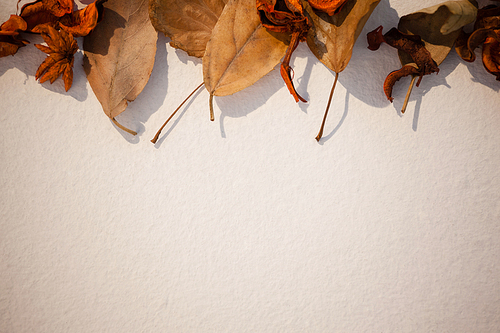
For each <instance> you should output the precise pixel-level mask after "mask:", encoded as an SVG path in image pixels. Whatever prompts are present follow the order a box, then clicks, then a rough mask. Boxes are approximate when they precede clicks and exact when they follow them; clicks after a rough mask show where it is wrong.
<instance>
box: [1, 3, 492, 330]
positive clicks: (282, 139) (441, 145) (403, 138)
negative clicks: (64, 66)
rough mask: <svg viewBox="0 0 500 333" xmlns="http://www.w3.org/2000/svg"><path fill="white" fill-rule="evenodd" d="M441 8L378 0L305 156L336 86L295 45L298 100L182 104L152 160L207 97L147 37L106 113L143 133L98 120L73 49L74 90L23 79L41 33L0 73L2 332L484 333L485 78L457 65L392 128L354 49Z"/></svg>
mask: <svg viewBox="0 0 500 333" xmlns="http://www.w3.org/2000/svg"><path fill="white" fill-rule="evenodd" d="M440 2H441V1H440V0H425V1H424V0H419V1H409V0H390V1H388V0H382V1H381V3H380V5H379V6H378V7H377V9H376V10H375V12H374V13H373V15H372V17H371V18H370V19H369V21H368V22H367V24H366V27H365V30H364V32H363V33H362V34H361V36H360V38H359V40H358V42H357V44H356V46H355V48H354V55H353V58H352V60H351V62H350V64H349V66H348V67H347V69H346V70H345V71H344V72H343V73H341V75H340V80H339V84H338V85H337V90H336V92H335V96H334V100H333V103H332V109H331V112H330V116H329V118H328V122H327V126H326V130H325V138H324V139H323V140H322V141H321V142H320V143H319V144H318V143H317V142H316V141H315V140H314V137H315V136H316V133H317V131H318V128H319V125H320V123H321V119H322V116H323V111H324V107H325V105H326V101H327V98H328V94H329V90H330V87H331V84H332V82H333V74H332V73H331V72H330V71H329V70H328V69H326V68H325V67H324V66H323V65H322V64H321V63H319V62H318V61H317V60H316V59H315V57H314V56H313V55H312V54H311V53H310V51H309V50H308V49H307V45H305V44H303V45H300V47H299V48H298V50H297V51H296V53H295V56H294V57H293V61H292V64H293V68H294V70H295V77H296V86H297V89H298V91H299V93H300V94H302V95H303V96H305V97H306V98H307V99H308V100H309V101H310V102H309V103H308V104H299V105H297V104H295V103H294V101H293V99H292V97H291V96H290V95H289V93H288V91H287V89H286V88H285V86H284V84H283V82H282V80H281V78H280V76H279V73H278V71H276V70H275V71H273V72H272V73H270V74H269V75H267V76H266V77H264V78H263V79H261V80H260V81H259V82H257V83H256V84H255V85H254V86H252V87H250V88H248V89H246V90H244V91H242V92H240V93H237V94H235V95H233V96H229V97H222V98H216V101H215V103H216V121H215V122H213V123H212V122H210V121H209V120H208V94H207V92H206V91H203V92H201V93H199V94H197V95H196V98H195V99H193V100H192V101H191V102H190V103H189V106H188V108H185V109H182V111H181V113H180V116H179V117H177V118H175V119H174V120H175V121H174V122H172V126H170V127H169V130H168V131H165V132H164V135H163V136H162V139H161V140H160V143H159V144H157V145H156V146H155V145H153V144H151V143H150V142H149V140H150V139H151V138H152V137H153V136H154V134H155V132H156V130H157V129H158V128H159V126H160V125H161V124H162V123H163V121H164V120H165V119H166V118H167V117H168V115H169V114H170V112H171V111H172V110H173V109H174V108H175V107H176V106H177V105H178V104H179V103H180V102H181V101H182V100H183V99H184V97H185V96H187V95H188V94H189V93H190V92H191V90H192V89H193V88H194V87H196V86H197V85H198V84H199V83H201V82H202V66H201V61H200V60H198V59H194V58H190V57H188V56H186V55H185V54H184V53H183V52H182V51H176V50H175V49H173V48H171V47H170V46H169V45H168V44H167V42H168V39H167V38H165V37H164V36H163V35H162V36H160V38H159V40H158V52H157V55H156V64H155V67H154V69H153V73H152V76H151V79H150V81H149V83H148V85H147V86H146V88H145V89H144V91H143V93H142V94H141V95H140V96H139V97H138V98H137V99H136V101H135V102H132V103H130V105H129V107H128V109H127V110H126V111H125V112H124V113H123V114H122V115H120V116H119V117H118V120H119V121H120V122H121V123H122V124H124V125H126V126H128V127H130V128H133V129H137V130H138V132H139V135H138V136H137V137H132V136H131V135H129V134H127V133H124V132H122V131H121V130H119V129H117V128H116V127H115V126H114V125H113V124H112V123H111V122H110V121H109V119H108V118H107V117H106V116H105V115H104V113H103V112H102V110H101V106H100V104H99V102H98V101H97V100H96V98H95V96H94V94H93V92H92V90H91V88H90V86H89V84H88V83H87V80H86V78H85V75H84V72H83V68H82V66H81V63H82V53H81V51H79V53H78V54H77V56H76V61H75V70H74V72H75V80H74V83H73V87H72V88H71V90H70V91H69V92H68V93H66V92H65V91H64V88H63V83H62V81H61V80H58V81H57V82H55V83H54V84H53V85H50V84H49V83H48V82H46V83H44V84H39V83H37V82H36V81H35V79H34V73H35V71H36V69H37V67H38V65H39V64H40V63H41V62H42V60H43V59H44V57H45V54H44V53H42V52H40V51H38V50H37V49H35V48H34V46H33V44H35V43H37V42H38V43H39V42H41V41H42V39H41V38H40V37H37V38H31V42H32V43H31V45H29V46H27V47H25V48H22V49H21V50H20V51H19V53H18V54H17V55H15V56H14V57H7V58H2V59H0V75H1V76H0V94H1V112H0V138H1V139H0V144H1V148H0V167H1V173H0V186H1V193H0V220H1V221H0V256H1V257H0V332H2V333H4V332H9V333H10V332H14V333H17V332H498V331H499V329H500V258H499V255H500V223H499V222H500V204H499V202H500V192H499V189H500V168H499V166H500V154H499V150H500V107H499V102H500V95H499V89H500V82H498V81H495V78H494V76H492V75H490V74H488V73H487V72H486V71H485V70H484V69H483V67H482V64H481V61H476V62H475V63H472V64H466V63H464V62H462V61H461V60H460V59H459V57H458V56H457V55H456V53H455V52H454V51H452V52H451V53H450V55H449V57H448V58H447V59H446V61H445V62H444V63H443V64H442V65H441V66H440V68H441V71H440V73H439V75H431V76H426V77H425V78H424V79H423V81H422V84H421V86H420V88H415V89H414V92H413V95H412V98H411V101H410V104H409V107H408V110H407V112H406V114H404V115H401V114H400V113H399V112H398V110H399V108H400V107H401V105H402V102H403V99H404V95H405V92H406V88H407V86H408V83H409V80H408V79H403V80H401V81H400V82H398V83H397V86H396V88H395V91H394V95H395V98H396V100H395V103H394V104H390V103H389V102H388V101H387V100H386V99H385V96H384V94H383V91H382V83H383V80H384V78H385V76H386V75H387V74H388V73H389V72H390V71H392V70H394V69H397V68H399V67H400V64H399V61H398V58H397V56H396V50H395V49H392V48H390V47H388V46H387V45H383V46H382V47H381V49H380V50H379V51H377V52H371V51H369V50H368V49H367V48H366V46H367V43H366V38H365V36H366V33H367V32H368V31H371V30H372V29H374V28H376V27H377V26H378V25H380V24H383V25H384V27H385V28H386V29H389V28H390V27H392V26H395V25H397V22H398V16H402V15H405V14H408V13H410V12H412V11H415V10H418V9H421V8H423V7H427V6H430V5H433V4H437V3H440ZM486 3H488V1H482V2H481V5H484V4H486ZM15 7H16V1H14V0H12V1H10V0H9V1H7V0H1V4H0V13H1V21H2V22H3V21H5V20H6V19H7V18H8V16H9V14H11V13H14V12H15ZM385 31H386V30H385ZM82 42H83V41H82V39H81V38H80V39H79V44H80V46H82Z"/></svg>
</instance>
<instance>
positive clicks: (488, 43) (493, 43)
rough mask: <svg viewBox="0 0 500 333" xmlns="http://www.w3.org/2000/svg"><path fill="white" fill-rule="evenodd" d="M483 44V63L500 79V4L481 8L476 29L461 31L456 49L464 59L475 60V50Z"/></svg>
mask: <svg viewBox="0 0 500 333" xmlns="http://www.w3.org/2000/svg"><path fill="white" fill-rule="evenodd" d="M481 44H483V52H482V58H483V65H484V68H485V69H486V70H487V71H488V72H489V73H491V74H493V75H495V76H496V78H497V80H500V6H494V5H490V6H486V7H484V8H481V9H479V11H478V14H477V20H476V23H475V24H474V31H473V32H472V33H471V34H466V33H465V32H463V31H462V32H461V35H460V36H459V38H458V40H457V44H456V45H455V50H456V51H457V53H458V54H459V55H460V57H462V59H463V60H465V61H468V62H473V61H474V60H475V59H476V55H475V54H474V50H475V49H476V48H477V47H478V46H479V45H481Z"/></svg>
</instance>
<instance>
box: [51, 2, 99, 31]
mask: <svg viewBox="0 0 500 333" xmlns="http://www.w3.org/2000/svg"><path fill="white" fill-rule="evenodd" d="M105 1H106V0H104V1H96V2H93V3H91V4H90V5H88V6H87V7H85V8H82V9H80V10H77V11H76V12H72V13H71V14H68V15H65V16H63V17H62V18H61V20H60V21H59V26H60V27H61V29H63V30H65V31H66V32H69V33H70V34H72V35H73V36H74V37H83V36H87V35H88V34H89V33H90V32H91V31H92V30H93V29H94V28H95V26H96V25H97V22H98V21H99V18H100V15H99V12H101V13H102V8H103V7H102V3H103V2H105ZM99 9H100V10H99Z"/></svg>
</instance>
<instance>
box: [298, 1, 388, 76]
mask: <svg viewBox="0 0 500 333" xmlns="http://www.w3.org/2000/svg"><path fill="white" fill-rule="evenodd" d="M379 2H380V0H357V1H347V3H346V4H345V5H344V6H343V7H342V8H341V10H340V12H339V13H338V14H336V15H333V16H329V15H327V14H326V13H322V12H319V11H316V10H314V9H312V8H311V7H310V6H308V5H306V11H307V13H308V14H309V15H310V17H311V20H312V22H313V26H312V28H311V29H310V30H309V34H308V36H307V44H308V45H309V48H310V49H311V51H312V53H313V54H314V55H315V56H316V57H317V58H318V59H319V61H321V62H322V63H323V64H325V66H326V67H328V68H330V69H331V70H332V71H334V72H335V73H340V72H342V71H343V70H344V69H345V68H346V66H347V64H348V63H349V60H350V59H351V55H352V48H353V47H354V43H356V40H357V38H358V36H359V34H360V33H361V30H363V27H364V26H365V23H366V21H367V20H368V18H369V17H370V15H371V13H372V12H373V10H374V9H375V7H377V5H378V3H379Z"/></svg>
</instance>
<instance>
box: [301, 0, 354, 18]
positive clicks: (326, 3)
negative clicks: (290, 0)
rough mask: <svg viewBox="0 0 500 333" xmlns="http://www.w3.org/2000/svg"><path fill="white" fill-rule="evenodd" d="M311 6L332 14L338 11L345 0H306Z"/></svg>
mask: <svg viewBox="0 0 500 333" xmlns="http://www.w3.org/2000/svg"><path fill="white" fill-rule="evenodd" d="M307 2H309V4H310V5H311V7H313V8H315V9H317V10H320V11H322V12H325V13H327V14H328V15H330V16H333V15H335V14H337V13H338V12H340V10H341V9H342V6H344V4H345V3H346V2H347V0H308V1H307Z"/></svg>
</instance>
